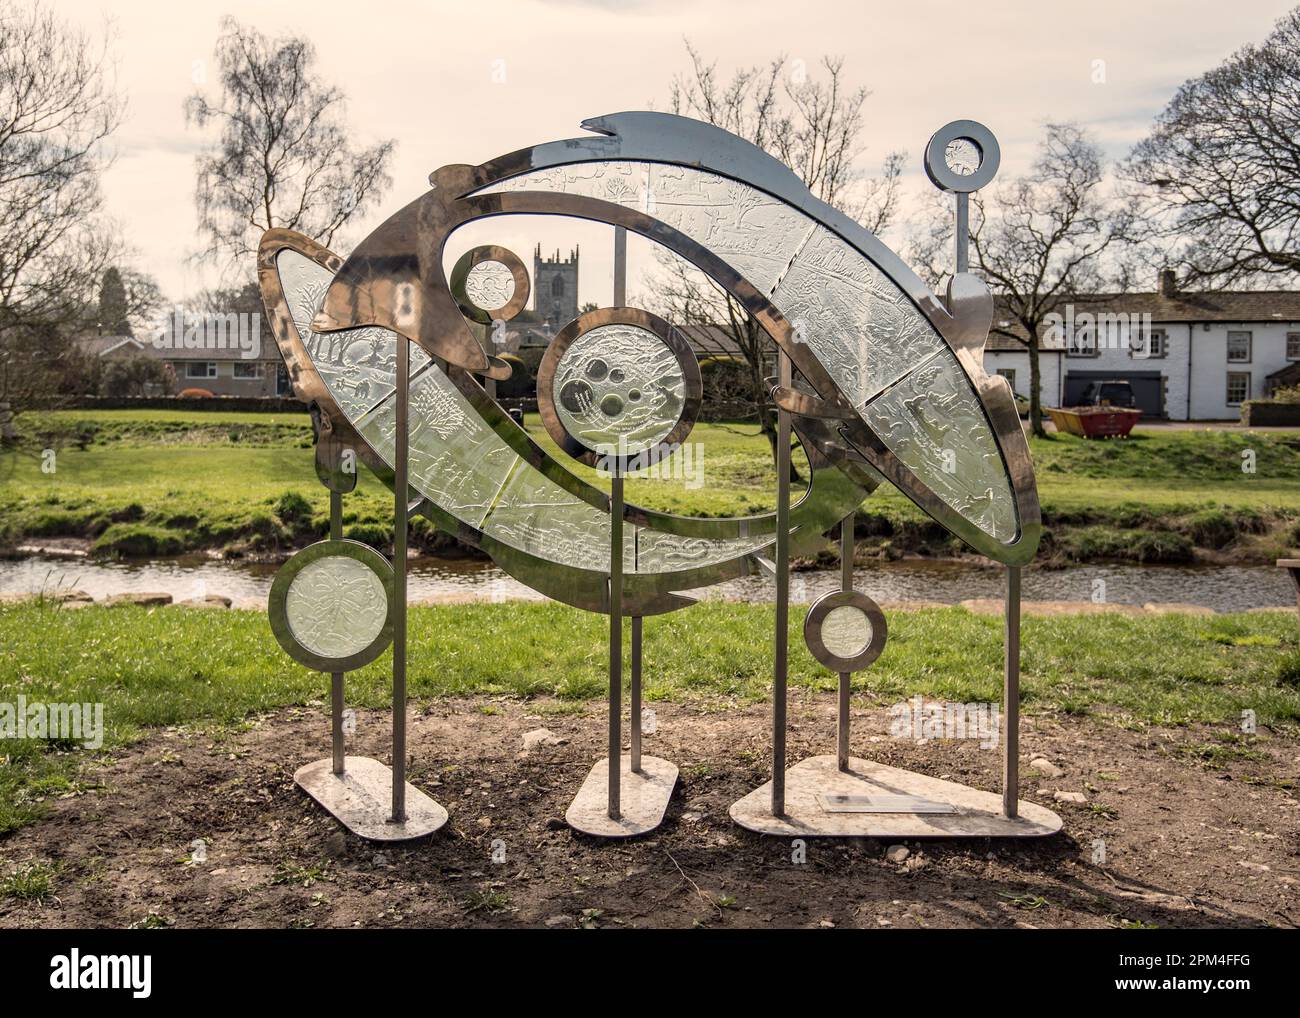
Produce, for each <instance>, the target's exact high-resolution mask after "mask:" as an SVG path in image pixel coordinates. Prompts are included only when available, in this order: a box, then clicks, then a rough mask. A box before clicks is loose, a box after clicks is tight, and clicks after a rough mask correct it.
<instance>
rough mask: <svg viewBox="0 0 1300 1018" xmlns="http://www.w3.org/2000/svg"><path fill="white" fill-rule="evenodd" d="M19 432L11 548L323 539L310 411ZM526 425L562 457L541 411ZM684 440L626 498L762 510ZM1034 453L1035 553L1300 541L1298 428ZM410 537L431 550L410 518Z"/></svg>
mask: <svg viewBox="0 0 1300 1018" xmlns="http://www.w3.org/2000/svg"><path fill="white" fill-rule="evenodd" d="M20 426H21V427H22V428H23V430H24V431H25V432H26V433H27V434H28V435H29V436H30V437H31V439H32V441H31V442H30V443H29V451H28V452H26V453H12V452H10V453H7V454H4V455H2V456H0V514H2V522H0V539H3V540H6V541H8V542H10V543H12V542H15V541H18V540H22V539H31V538H39V537H88V538H93V539H94V540H95V541H96V542H97V544H98V548H99V550H101V551H103V552H106V553H123V554H154V555H162V554H173V553H177V552H180V551H184V550H193V549H198V548H235V549H240V550H258V549H267V548H277V547H290V546H294V545H298V544H302V543H305V542H307V541H309V540H311V539H314V538H315V537H318V536H320V535H322V534H323V533H324V532H325V527H326V517H325V513H326V507H327V500H326V495H325V492H324V489H322V488H321V487H320V485H319V483H318V482H317V481H316V479H315V474H314V470H313V457H312V452H311V436H310V429H309V425H308V421H307V417H306V415H305V414H301V415H294V414H253V413H208V412H185V411H153V410H119V411H59V412H55V413H49V414H43V415H37V416H34V417H29V418H26V419H24V420H22V421H20ZM528 427H529V430H530V432H531V433H532V434H533V436H534V438H535V439H536V440H537V441H538V442H539V444H541V445H542V446H543V448H546V449H547V450H548V451H549V452H551V453H552V454H553V455H556V456H557V458H559V459H561V461H567V458H565V457H563V456H562V455H560V454H559V453H558V452H557V450H556V449H555V446H554V445H553V443H552V442H551V441H550V438H549V437H548V436H547V435H546V433H545V431H544V429H542V427H541V425H540V422H539V420H538V418H537V417H536V416H532V417H530V418H529V420H528ZM42 433H49V434H54V433H57V434H58V435H59V436H60V437H59V438H58V440H57V441H55V440H54V439H50V442H51V443H53V444H54V445H55V446H56V457H55V460H54V468H55V469H54V470H53V471H52V472H51V471H49V470H48V466H49V464H48V463H43V462H42V460H41V458H40V456H39V451H40V449H41V448H42V438H41V436H42ZM691 442H692V443H693V449H692V453H691V454H692V456H693V457H694V458H693V460H692V461H691V462H690V463H689V464H687V466H688V467H689V469H683V470H679V471H678V474H679V476H676V477H672V476H670V477H667V478H645V477H641V478H637V477H633V478H631V479H629V481H628V485H627V497H628V499H629V500H630V501H632V502H636V503H639V504H642V505H645V506H648V507H650V508H655V509H663V510H668V511H674V512H681V513H688V514H694V515H710V516H730V515H747V514H751V513H756V512H762V511H766V510H770V509H771V508H773V505H774V499H775V490H774V489H775V486H774V484H773V483H772V481H773V475H772V469H771V465H770V459H769V455H768V448H767V444H766V441H765V440H764V439H763V438H762V436H761V435H760V434H759V433H758V429H757V428H756V427H755V426H754V425H752V424H746V423H731V424H725V423H724V424H701V425H699V426H698V427H697V428H696V429H695V431H694V432H693V433H692V436H691ZM1031 450H1032V453H1033V456H1034V462H1035V465H1036V470H1037V477H1038V485H1039V495H1040V499H1041V501H1042V504H1043V510H1044V519H1045V522H1046V525H1047V528H1048V531H1049V535H1048V539H1047V541H1046V542H1045V547H1044V554H1045V555H1051V556H1055V557H1058V558H1061V559H1064V560H1086V559H1090V558H1120V559H1134V560H1137V561H1189V560H1191V558H1192V556H1193V549H1194V548H1195V547H1200V548H1209V549H1215V550H1224V549H1229V550H1232V549H1235V550H1236V551H1237V552H1239V557H1243V558H1249V559H1253V560H1257V561H1267V560H1269V559H1270V558H1272V557H1277V556H1278V555H1280V554H1282V553H1283V552H1285V550H1286V549H1287V548H1293V547H1296V546H1297V545H1300V525H1297V524H1296V522H1295V521H1296V520H1297V519H1300V437H1297V436H1290V435H1285V434H1281V435H1279V434H1263V433H1249V432H1240V431H1233V432H1224V431H1190V430H1189V431H1157V430H1152V431H1147V432H1142V431H1139V432H1138V433H1137V436H1136V437H1134V438H1132V439H1130V440H1128V441H1111V442H1089V441H1086V440H1084V439H1080V438H1075V437H1073V436H1052V437H1050V438H1048V439H1034V440H1032V441H1031ZM567 462H568V463H569V466H570V468H571V469H573V470H574V471H575V472H576V473H579V474H581V475H583V476H585V477H587V478H589V479H591V480H592V481H593V482H594V483H597V484H601V483H603V482H602V481H601V479H599V478H597V477H596V476H595V472H594V471H593V470H592V469H590V468H587V467H583V466H581V465H579V464H576V463H572V462H571V461H567ZM799 464H800V458H799V457H796V465H799ZM1243 465H1245V466H1247V467H1249V468H1250V469H1249V470H1248V471H1243ZM43 466H44V467H46V469H43ZM697 471H698V472H697ZM665 472H666V473H669V474H671V473H672V472H673V461H671V460H670V461H669V462H668V463H667V464H666V465H665ZM304 500H305V501H304ZM345 505H346V514H347V519H346V523H347V528H346V529H347V533H348V534H349V536H352V537H356V538H358V539H360V540H366V541H370V542H373V543H376V544H382V543H384V542H385V541H386V540H387V535H388V534H389V533H390V532H391V526H390V522H389V520H390V518H391V517H390V513H391V508H390V496H389V495H388V494H387V492H386V491H385V490H384V489H382V488H381V487H380V485H379V484H378V483H376V482H375V480H374V479H373V478H372V477H371V476H370V475H369V473H368V472H363V475H362V477H361V480H360V483H359V485H358V490H357V492H356V494H354V495H352V496H349V497H348V499H347V500H346V503H345ZM863 513H864V519H863V520H862V523H861V526H860V535H859V536H860V537H863V538H870V539H874V540H875V542H876V543H877V544H879V545H882V546H884V545H888V546H890V547H891V548H892V549H893V550H896V551H899V552H920V553H940V554H942V553H951V552H954V551H959V550H960V548H961V546H960V545H959V544H958V543H956V542H955V541H954V540H952V539H950V538H948V537H947V535H945V534H944V533H943V532H942V530H941V529H940V528H938V527H937V526H936V525H933V524H931V523H930V522H929V521H928V520H927V519H926V518H925V517H924V515H923V514H922V513H921V512H920V510H918V509H917V508H916V507H915V506H913V505H912V503H911V502H909V501H908V500H907V499H906V498H904V497H903V496H902V495H901V494H899V493H898V492H897V491H895V490H894V489H892V488H889V487H884V488H882V489H881V490H880V491H878V492H877V493H876V494H875V495H874V496H873V497H872V498H870V499H869V500H868V501H867V502H866V503H865V505H864V507H863ZM1097 528H1104V529H1105V530H1106V531H1107V533H1106V534H1102V533H1100V532H1099V531H1098V529H1097ZM1153 535H1155V536H1153ZM413 537H414V540H415V541H416V542H417V543H421V544H424V545H425V546H426V547H435V546H436V540H435V536H434V535H433V533H432V532H431V531H430V530H429V528H427V527H423V525H422V521H420V523H419V524H417V526H416V532H415V533H414V535H413Z"/></svg>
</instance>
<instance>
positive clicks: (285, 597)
mask: <svg viewBox="0 0 1300 1018" xmlns="http://www.w3.org/2000/svg"><path fill="white" fill-rule="evenodd" d="M330 558H344V559H348V560H351V561H353V562H359V563H360V564H361V565H362V566H364V567H365V568H366V569H368V570H369V571H370V572H371V573H373V574H374V576H375V577H377V578H378V580H379V582H380V583H381V584H382V586H383V591H384V601H385V605H386V611H385V613H384V621H383V625H382V626H381V627H380V629H379V631H378V633H376V634H375V636H374V638H373V639H372V640H371V641H370V642H369V643H368V644H367V645H366V646H364V647H362V648H360V649H359V650H356V651H354V652H353V653H351V654H345V655H341V656H337V657H334V656H329V655H323V654H321V653H319V652H318V651H316V650H313V649H312V648H311V647H309V646H307V645H306V644H305V643H304V642H303V640H302V639H301V637H300V635H299V634H298V633H295V632H294V628H293V624H292V622H291V621H290V618H289V596H290V591H291V590H292V589H293V586H294V581H295V580H297V579H298V577H299V576H300V575H301V574H302V572H303V570H304V569H306V568H307V567H308V566H311V565H312V564H313V563H317V562H322V561H324V560H327V559H330ZM392 590H393V567H392V566H391V565H390V564H389V562H388V559H386V558H384V556H383V555H381V554H380V553H379V552H377V551H375V549H374V548H371V547H370V546H369V545H366V544H362V543H361V542H360V541H318V542H317V543H315V544H312V545H308V546H307V547H306V548H304V549H302V551H300V552H298V553H297V554H295V555H294V556H293V557H292V558H291V559H289V561H288V562H286V563H285V564H284V565H283V566H281V567H280V570H279V572H277V573H276V574H275V579H274V580H273V581H272V583H271V595H270V599H269V601H268V605H267V610H268V615H269V617H270V622H271V632H272V633H274V634H275V638H276V640H277V641H278V642H279V644H280V646H281V647H283V648H284V650H285V653H286V654H288V655H289V656H290V657H291V658H293V659H294V660H295V661H297V662H298V663H299V664H304V665H306V666H307V667H308V668H315V669H317V670H318V671H322V672H349V671H352V670H353V669H354V668H360V667H362V666H363V665H367V664H369V663H370V662H371V661H373V660H374V659H375V658H377V657H378V656H379V655H380V654H382V653H383V652H384V651H385V650H386V649H387V647H388V645H389V644H390V643H391V642H392V640H393V597H392ZM372 592H373V591H372ZM337 610H338V611H340V612H342V613H345V614H346V612H347V611H348V604H347V602H346V594H345V593H344V592H340V593H339V604H338V606H337Z"/></svg>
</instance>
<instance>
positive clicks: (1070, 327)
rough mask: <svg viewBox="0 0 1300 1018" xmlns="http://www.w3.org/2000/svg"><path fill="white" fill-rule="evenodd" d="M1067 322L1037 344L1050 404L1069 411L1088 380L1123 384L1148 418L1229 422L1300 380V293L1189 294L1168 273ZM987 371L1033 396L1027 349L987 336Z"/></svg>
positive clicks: (1098, 300)
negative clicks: (1252, 402) (1150, 287)
mask: <svg viewBox="0 0 1300 1018" xmlns="http://www.w3.org/2000/svg"><path fill="white" fill-rule="evenodd" d="M993 315H994V326H995V328H996V327H997V326H998V325H999V324H1001V325H1002V326H1003V327H1004V328H1007V329H1009V330H1010V331H1013V332H1020V334H1021V335H1023V332H1021V330H1018V329H1017V328H1016V327H1015V326H1014V325H1013V324H1012V323H1011V321H1010V320H1009V319H1008V318H1007V317H1004V315H1005V312H1004V311H1003V309H1001V308H995V309H994V313H993ZM1062 318H1063V320H1062V321H1061V322H1060V323H1059V327H1058V328H1056V329H1054V330H1053V331H1054V333H1055V334H1054V335H1045V336H1040V337H1039V341H1038V350H1039V354H1038V361H1039V370H1040V372H1041V376H1042V379H1041V381H1042V388H1041V394H1042V400H1043V403H1044V405H1046V406H1070V405H1071V404H1073V403H1076V402H1077V401H1078V399H1079V397H1080V396H1081V395H1082V393H1083V390H1084V389H1085V388H1086V387H1087V386H1088V384H1089V383H1090V382H1094V381H1103V380H1107V379H1120V380H1124V381H1127V382H1129V383H1130V384H1131V385H1132V386H1133V390H1134V393H1135V395H1136V396H1137V400H1138V406H1139V408H1140V409H1141V410H1142V411H1143V413H1144V415H1145V416H1146V417H1148V418H1151V417H1156V418H1166V419H1168V420H1174V421H1188V420H1191V421H1214V420H1231V419H1235V418H1237V417H1239V416H1240V413H1241V404H1242V403H1244V402H1245V401H1246V400H1248V399H1264V398H1266V397H1267V396H1268V395H1269V394H1270V393H1271V392H1272V391H1273V390H1274V389H1276V388H1281V387H1282V386H1284V385H1288V384H1295V383H1296V381H1300V370H1298V369H1297V364H1298V363H1300V292H1298V291H1294V290H1239V291H1233V290H1217V291H1205V292H1186V291H1180V290H1178V289H1177V287H1176V285H1175V282H1174V274H1173V273H1172V272H1170V271H1167V270H1166V271H1165V272H1163V273H1161V276H1160V285H1159V288H1158V289H1157V290H1156V291H1154V292H1149V293H1115V294H1091V295H1087V296H1080V297H1077V298H1075V300H1074V301H1073V302H1071V303H1070V305H1069V306H1068V308H1067V310H1066V313H1065V314H1064V315H1063V316H1062ZM984 367H985V370H986V371H988V372H989V373H990V374H994V373H997V374H1000V375H1005V376H1006V377H1007V379H1008V381H1010V382H1011V386H1012V388H1014V389H1015V391H1016V392H1018V393H1019V394H1021V395H1022V396H1026V397H1027V396H1028V395H1029V352H1028V350H1027V349H1026V348H1025V345H1024V343H1022V342H1019V341H1017V340H1016V339H1013V338H1011V337H1008V336H1001V335H996V334H994V335H991V336H989V341H988V344H987V346H986V347H985V352H984ZM1289 379H1290V380H1291V381H1288V380H1289Z"/></svg>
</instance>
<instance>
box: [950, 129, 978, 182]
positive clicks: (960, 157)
mask: <svg viewBox="0 0 1300 1018" xmlns="http://www.w3.org/2000/svg"><path fill="white" fill-rule="evenodd" d="M983 160H984V154H983V153H982V152H981V151H980V147H979V146H978V145H977V144H975V142H973V141H971V139H970V138H954V139H953V140H952V141H950V142H948V145H947V147H946V148H945V149H944V153H943V161H944V162H945V163H946V164H947V166H948V169H950V170H952V172H953V173H956V174H957V175H959V176H962V177H969V176H970V175H971V174H972V173H974V172H975V171H976V170H978V169H979V168H980V163H981V162H983Z"/></svg>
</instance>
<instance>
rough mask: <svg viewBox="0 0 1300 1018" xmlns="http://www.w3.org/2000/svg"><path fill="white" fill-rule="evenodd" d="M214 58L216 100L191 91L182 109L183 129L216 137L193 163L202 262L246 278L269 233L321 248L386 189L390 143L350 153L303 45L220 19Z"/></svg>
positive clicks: (340, 113) (333, 91)
mask: <svg viewBox="0 0 1300 1018" xmlns="http://www.w3.org/2000/svg"><path fill="white" fill-rule="evenodd" d="M216 55H217V66H218V68H219V70H220V90H221V91H220V96H219V97H217V98H209V97H208V96H207V95H205V94H203V93H202V92H198V93H195V94H194V95H192V96H191V97H190V98H189V99H188V100H187V102H186V105H185V110H186V118H187V120H188V121H189V122H191V123H193V124H195V125H196V126H197V127H199V128H205V127H207V126H208V125H210V124H215V125H216V126H217V127H218V128H219V129H220V137H219V140H218V141H217V142H216V144H215V145H214V146H213V147H212V148H211V149H210V150H209V151H207V152H205V153H204V154H202V155H200V156H199V158H198V160H197V178H198V179H197V183H196V187H195V202H196V205H197V207H198V212H199V226H200V229H201V230H202V231H203V233H204V234H205V236H206V247H205V248H204V250H203V252H202V255H203V256H206V257H208V258H211V259H213V260H215V261H218V262H222V261H224V262H225V264H226V266H227V267H233V268H237V269H238V270H241V271H242V270H246V269H247V268H248V264H247V259H248V257H249V256H250V255H251V254H252V253H253V252H254V251H256V250H257V242H258V240H259V238H260V237H261V234H262V232H263V231H265V230H268V229H270V228H272V227H276V226H279V227H284V228H286V229H291V230H297V231H298V232H300V233H305V234H307V235H308V236H309V237H312V238H313V239H315V240H318V241H320V242H321V243H322V244H326V245H328V244H330V243H331V242H332V241H333V239H334V236H335V234H337V233H338V232H339V231H340V230H341V229H342V228H343V227H344V226H345V225H346V224H347V223H348V221H349V220H351V219H352V218H353V217H354V216H356V215H357V214H359V213H362V212H364V211H365V209H366V208H367V207H368V206H370V205H371V204H373V203H374V202H375V201H377V200H378V199H379V197H380V196H381V195H382V194H383V192H384V191H385V190H386V189H387V188H388V185H389V184H390V183H391V181H390V179H389V176H388V172H387V169H388V164H389V159H390V157H391V155H392V152H393V145H394V143H393V142H392V141H391V140H389V141H381V142H379V143H377V144H375V145H373V146H371V147H369V148H360V149H358V148H356V147H354V146H353V144H352V140H351V132H349V130H348V129H347V126H346V123H345V119H344V116H345V98H344V95H343V93H342V91H340V90H339V89H338V88H336V87H334V86H332V85H328V84H326V83H325V82H324V81H322V80H321V78H320V77H319V76H317V75H316V74H315V73H314V71H313V66H312V65H313V64H314V62H315V51H314V50H313V48H312V46H311V43H309V42H308V41H307V40H306V39H304V38H301V37H294V36H289V37H284V38H279V39H268V38H267V37H266V36H264V35H262V33H260V32H258V31H257V30H256V29H255V28H251V27H249V26H246V25H241V24H239V22H237V21H235V20H234V19H233V18H225V19H224V20H223V21H222V23H221V35H220V37H219V38H218V39H217V49H216Z"/></svg>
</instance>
